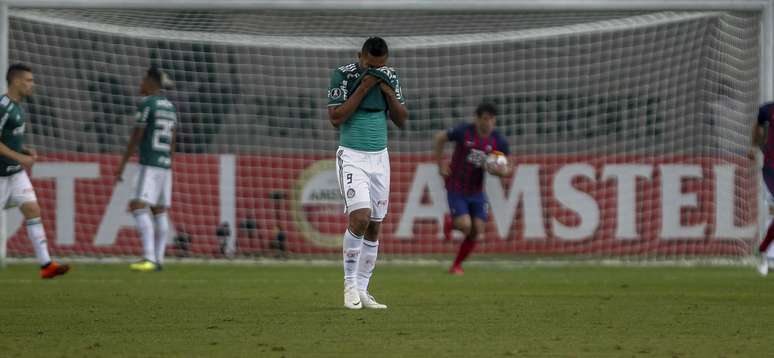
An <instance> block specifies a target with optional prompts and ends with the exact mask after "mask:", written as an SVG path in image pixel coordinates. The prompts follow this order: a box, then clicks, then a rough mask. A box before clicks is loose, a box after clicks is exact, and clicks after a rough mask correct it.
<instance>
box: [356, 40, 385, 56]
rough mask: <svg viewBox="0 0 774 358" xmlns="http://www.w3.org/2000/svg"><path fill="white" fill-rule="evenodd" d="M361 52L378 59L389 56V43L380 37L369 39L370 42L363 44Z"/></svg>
mask: <svg viewBox="0 0 774 358" xmlns="http://www.w3.org/2000/svg"><path fill="white" fill-rule="evenodd" d="M360 52H361V53H367V54H369V55H371V56H376V57H382V56H384V55H387V53H388V52H389V50H388V49H387V41H384V39H383V38H381V37H378V36H374V37H369V38H368V40H366V41H365V42H363V48H362V49H361V50H360Z"/></svg>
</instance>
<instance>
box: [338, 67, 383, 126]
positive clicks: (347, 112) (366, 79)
mask: <svg viewBox="0 0 774 358" xmlns="http://www.w3.org/2000/svg"><path fill="white" fill-rule="evenodd" d="M379 81H380V80H379V79H378V78H376V77H374V76H371V75H365V76H363V80H362V81H360V85H359V86H357V88H356V89H355V91H354V92H352V94H351V95H350V96H349V97H348V98H347V100H346V101H344V103H342V104H341V105H339V106H329V107H328V120H329V121H330V122H331V124H332V125H333V126H334V127H336V128H338V127H339V126H340V125H341V124H342V123H344V122H346V121H347V119H349V117H352V114H353V113H355V111H356V110H357V107H358V106H360V102H363V98H365V96H366V94H368V91H369V90H370V89H371V88H372V87H373V86H375V85H376V84H377V83H379ZM329 97H330V95H329Z"/></svg>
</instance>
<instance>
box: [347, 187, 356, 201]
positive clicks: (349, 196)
mask: <svg viewBox="0 0 774 358" xmlns="http://www.w3.org/2000/svg"><path fill="white" fill-rule="evenodd" d="M354 197H355V189H349V190H347V199H352V198H354Z"/></svg>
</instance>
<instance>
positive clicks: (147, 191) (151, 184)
mask: <svg viewBox="0 0 774 358" xmlns="http://www.w3.org/2000/svg"><path fill="white" fill-rule="evenodd" d="M135 188H136V189H135V192H134V199H135V200H139V201H142V202H144V203H146V204H148V205H150V206H153V207H157V206H164V207H169V206H170V205H171V204H172V170H170V169H164V168H159V167H153V166H149V165H141V166H140V171H139V172H138V173H137V177H136V179H135Z"/></svg>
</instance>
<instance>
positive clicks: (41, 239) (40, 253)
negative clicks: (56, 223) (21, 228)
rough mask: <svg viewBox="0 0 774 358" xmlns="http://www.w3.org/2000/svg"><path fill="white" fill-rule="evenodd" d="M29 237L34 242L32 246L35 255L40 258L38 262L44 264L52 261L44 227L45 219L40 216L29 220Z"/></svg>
mask: <svg viewBox="0 0 774 358" xmlns="http://www.w3.org/2000/svg"><path fill="white" fill-rule="evenodd" d="M27 237H28V238H29V239H30V242H32V248H33V249H34V250H35V257H37V258H38V263H39V264H40V265H41V266H43V265H46V264H48V263H49V262H51V257H50V256H49V255H48V243H47V242H46V230H45V229H43V221H41V220H40V218H34V219H29V220H27Z"/></svg>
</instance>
